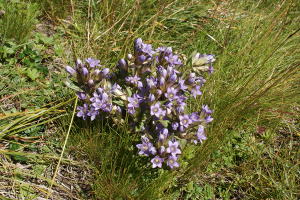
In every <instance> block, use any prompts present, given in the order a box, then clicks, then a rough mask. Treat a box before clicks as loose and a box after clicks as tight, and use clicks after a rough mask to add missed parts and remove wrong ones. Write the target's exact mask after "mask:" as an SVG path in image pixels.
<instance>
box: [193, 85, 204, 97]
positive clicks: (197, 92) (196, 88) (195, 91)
mask: <svg viewBox="0 0 300 200" xmlns="http://www.w3.org/2000/svg"><path fill="white" fill-rule="evenodd" d="M200 88H201V87H200V86H199V85H195V86H194V87H193V88H192V90H191V93H192V95H193V97H194V98H196V97H197V96H198V95H202V92H201V91H200Z"/></svg>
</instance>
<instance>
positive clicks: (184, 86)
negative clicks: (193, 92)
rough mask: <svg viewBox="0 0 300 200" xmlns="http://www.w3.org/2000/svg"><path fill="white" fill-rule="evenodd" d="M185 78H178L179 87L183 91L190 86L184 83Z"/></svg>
mask: <svg viewBox="0 0 300 200" xmlns="http://www.w3.org/2000/svg"><path fill="white" fill-rule="evenodd" d="M184 82H185V80H183V79H181V78H180V79H179V80H178V84H179V88H180V89H181V90H182V91H185V90H186V89H187V88H188V87H187V86H186V85H185V84H184Z"/></svg>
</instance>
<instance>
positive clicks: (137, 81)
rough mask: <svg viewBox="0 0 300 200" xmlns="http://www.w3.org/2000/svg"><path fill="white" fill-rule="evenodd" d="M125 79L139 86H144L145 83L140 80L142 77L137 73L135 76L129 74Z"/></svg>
mask: <svg viewBox="0 0 300 200" xmlns="http://www.w3.org/2000/svg"><path fill="white" fill-rule="evenodd" d="M125 80H126V81H127V82H129V83H131V84H133V85H135V86H137V87H139V88H141V87H143V83H142V82H141V81H140V80H141V78H140V77H138V76H137V75H135V76H128V77H126V78H125Z"/></svg>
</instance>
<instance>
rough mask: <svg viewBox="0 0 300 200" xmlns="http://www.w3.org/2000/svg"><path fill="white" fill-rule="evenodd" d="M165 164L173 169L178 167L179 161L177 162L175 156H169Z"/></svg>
mask: <svg viewBox="0 0 300 200" xmlns="http://www.w3.org/2000/svg"><path fill="white" fill-rule="evenodd" d="M167 165H168V166H169V167H170V168H171V169H173V168H174V167H179V163H178V162H177V157H176V156H173V155H172V156H169V158H168V160H167Z"/></svg>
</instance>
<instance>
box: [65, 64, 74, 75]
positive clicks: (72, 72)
mask: <svg viewBox="0 0 300 200" xmlns="http://www.w3.org/2000/svg"><path fill="white" fill-rule="evenodd" d="M65 69H66V71H67V72H68V73H69V74H70V75H72V76H74V75H75V74H76V71H75V70H74V69H73V68H72V67H70V66H66V67H65Z"/></svg>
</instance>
